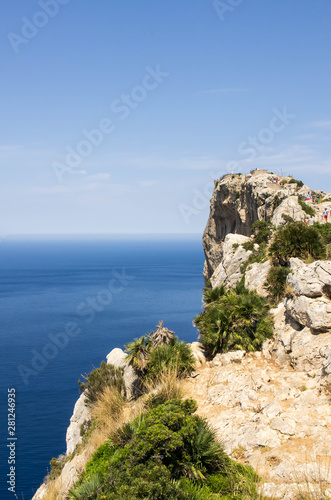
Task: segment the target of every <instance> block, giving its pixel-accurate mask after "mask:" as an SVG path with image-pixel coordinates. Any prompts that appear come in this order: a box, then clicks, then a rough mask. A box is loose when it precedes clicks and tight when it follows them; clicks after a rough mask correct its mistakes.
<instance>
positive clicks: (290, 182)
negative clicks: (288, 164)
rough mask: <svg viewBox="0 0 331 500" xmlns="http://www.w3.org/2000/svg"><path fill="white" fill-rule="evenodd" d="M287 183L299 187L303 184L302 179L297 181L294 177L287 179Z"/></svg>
mask: <svg viewBox="0 0 331 500" xmlns="http://www.w3.org/2000/svg"><path fill="white" fill-rule="evenodd" d="M289 184H296V185H297V186H298V188H299V189H300V188H302V187H303V186H304V183H303V182H302V181H297V180H296V179H291V180H290V181H289Z"/></svg>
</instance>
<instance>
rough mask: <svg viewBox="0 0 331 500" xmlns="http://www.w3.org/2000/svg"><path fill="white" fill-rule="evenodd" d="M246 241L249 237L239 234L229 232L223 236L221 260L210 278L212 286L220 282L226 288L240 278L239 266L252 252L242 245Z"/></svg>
mask: <svg viewBox="0 0 331 500" xmlns="http://www.w3.org/2000/svg"><path fill="white" fill-rule="evenodd" d="M247 241H249V238H248V237H247V236H243V235H241V234H232V233H230V234H228V235H227V236H226V237H225V240H224V245H223V247H222V262H221V263H220V264H219V266H218V267H217V269H216V270H215V272H214V273H213V275H212V277H211V279H210V281H211V284H212V287H213V288H214V287H216V286H219V285H221V284H222V283H224V284H225V285H226V287H227V288H231V287H233V286H235V284H236V283H237V281H239V280H240V279H241V277H242V273H241V271H240V268H241V266H242V264H243V263H244V262H246V260H247V259H248V257H249V256H250V255H251V253H252V252H251V251H250V250H245V249H244V248H243V247H242V244H243V243H246V242H247Z"/></svg>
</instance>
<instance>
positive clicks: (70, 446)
mask: <svg viewBox="0 0 331 500" xmlns="http://www.w3.org/2000/svg"><path fill="white" fill-rule="evenodd" d="M89 419H90V410H89V408H88V407H87V406H86V398H85V394H84V393H83V394H81V395H80V397H79V398H78V400H77V402H76V404H75V407H74V411H73V414H72V417H71V418H70V425H69V427H68V429H67V434H66V443H67V451H66V454H67V455H71V453H72V452H73V451H74V449H75V448H76V446H77V445H78V444H81V443H82V441H83V438H82V436H81V432H80V431H81V426H82V425H83V424H84V423H85V422H87V421H89Z"/></svg>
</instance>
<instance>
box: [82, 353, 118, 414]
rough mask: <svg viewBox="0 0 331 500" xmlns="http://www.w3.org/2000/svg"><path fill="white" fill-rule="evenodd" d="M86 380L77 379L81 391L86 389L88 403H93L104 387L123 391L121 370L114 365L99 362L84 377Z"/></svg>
mask: <svg viewBox="0 0 331 500" xmlns="http://www.w3.org/2000/svg"><path fill="white" fill-rule="evenodd" d="M85 379H86V382H81V381H80V380H78V384H79V387H80V389H81V391H85V390H86V402H87V404H88V405H92V404H93V403H95V402H96V401H97V399H98V397H99V395H100V394H101V393H102V392H103V391H104V389H105V388H106V387H116V388H117V389H118V391H119V392H124V388H125V386H124V380H123V370H122V369H120V368H116V367H115V366H114V365H111V364H109V365H107V364H106V363H105V362H104V361H102V362H101V365H100V367H99V368H96V369H95V370H92V371H91V373H89V374H88V375H87V376H86V377H85Z"/></svg>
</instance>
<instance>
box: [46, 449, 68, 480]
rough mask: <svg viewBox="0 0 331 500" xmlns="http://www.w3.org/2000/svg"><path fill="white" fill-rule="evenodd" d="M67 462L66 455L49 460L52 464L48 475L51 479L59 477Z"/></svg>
mask: <svg viewBox="0 0 331 500" xmlns="http://www.w3.org/2000/svg"><path fill="white" fill-rule="evenodd" d="M65 463H66V457H65V456H64V455H60V456H59V457H58V458H55V457H53V458H52V460H51V461H50V462H49V464H50V466H51V470H50V473H49V475H48V477H49V479H51V480H53V479H56V478H57V477H59V475H60V474H61V472H62V469H63V467H64V465H65Z"/></svg>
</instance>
